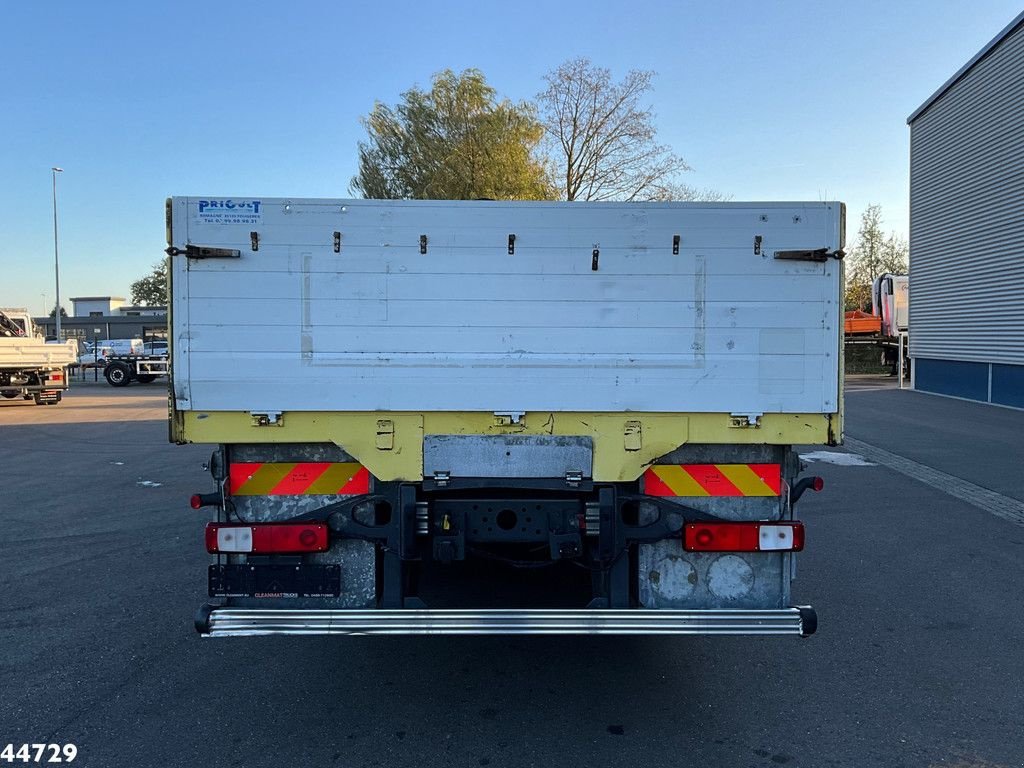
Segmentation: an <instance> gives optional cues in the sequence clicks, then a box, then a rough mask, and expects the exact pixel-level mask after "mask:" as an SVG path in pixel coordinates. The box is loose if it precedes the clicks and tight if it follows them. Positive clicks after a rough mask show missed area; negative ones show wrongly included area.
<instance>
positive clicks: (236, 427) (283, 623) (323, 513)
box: [167, 197, 845, 637]
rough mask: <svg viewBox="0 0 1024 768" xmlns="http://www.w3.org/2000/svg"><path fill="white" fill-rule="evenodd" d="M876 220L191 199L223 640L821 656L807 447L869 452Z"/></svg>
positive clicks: (195, 357) (184, 279) (175, 405)
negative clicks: (548, 639)
mask: <svg viewBox="0 0 1024 768" xmlns="http://www.w3.org/2000/svg"><path fill="white" fill-rule="evenodd" d="M844 218H845V217H844V207H843V205H842V204H841V203H828V202H825V203H708V204H704V203H555V202H495V201H427V200H421V201H378V200H299V199H284V198H274V199H268V198H260V199H254V198H212V197H203V198H199V197H178V198H171V199H170V200H169V201H168V203H167V223H168V233H167V234H168V238H167V240H168V249H167V253H168V254H169V256H170V268H169V274H170V292H171V301H170V306H171V317H170V336H169V340H170V346H171V359H172V368H171V377H172V388H173V389H172V392H173V398H172V413H171V424H170V427H171V429H170V437H171V440H173V441H175V442H178V443H190V442H191V443H207V444H211V445H214V446H216V448H215V450H214V452H213V454H212V455H211V458H210V462H209V464H208V468H209V470H210V474H211V477H212V480H213V483H214V485H213V490H212V491H211V492H209V493H196V494H194V495H193V496H192V499H191V504H192V506H193V507H194V508H196V509H201V508H204V507H214V508H216V514H215V519H213V520H211V521H210V522H209V523H208V524H207V527H206V535H205V544H206V550H207V552H208V553H209V554H211V555H213V556H214V558H215V560H214V562H212V563H211V564H210V566H209V568H208V582H207V583H208V595H209V597H210V598H215V599H217V602H215V603H210V604H207V605H204V606H202V607H201V608H200V609H199V611H198V613H197V615H196V628H197V629H198V631H199V632H200V633H202V634H204V635H211V636H216V637H225V636H249V635H254V634H418V633H441V634H466V633H479V634H494V633H500V634H509V633H541V634H549V633H586V634H590V633H610V634H636V633H657V634H662V633H670V634H716V635H717V634H762V635H776V634H778V635H794V636H796V635H800V636H807V635H810V634H812V633H813V632H814V631H815V627H816V625H817V620H816V615H815V612H814V609H813V608H812V607H810V606H806V605H798V604H794V601H793V599H792V594H791V589H790V582H791V581H792V579H793V576H794V574H795V558H796V555H797V553H798V552H800V551H801V550H802V549H803V546H804V538H805V536H804V524H803V523H802V522H801V521H800V520H798V519H797V518H796V517H795V505H796V504H797V502H798V501H799V499H800V497H801V495H802V494H803V493H804V492H806V491H818V490H821V488H822V481H821V479H820V478H813V477H801V476H800V474H801V472H802V471H803V470H802V466H801V462H800V460H799V456H798V454H797V453H796V451H795V450H794V448H793V446H795V445H803V444H831V445H834V444H837V443H838V442H840V441H841V431H842V421H841V416H842V405H841V400H840V398H841V396H842V385H841V377H840V371H841V367H842V356H841V354H840V344H841V339H842V329H843V320H842V306H841V302H842V261H841V259H842V257H843V250H842V249H843V231H844V226H845V222H844ZM484 566H492V567H494V568H497V569H498V570H497V571H492V572H489V573H488V572H487V571H486V569H485V568H484ZM522 569H529V570H531V571H534V572H536V573H538V574H541V575H540V576H539V578H541V579H542V580H543V582H544V590H543V593H542V594H541V593H534V594H532V595H529V594H525V593H524V594H520V593H519V592H518V591H517V590H519V589H520V588H521V587H522V586H523V582H524V580H523V579H522V578H520V577H519V576H518V575H517V574H521V573H522ZM535 569H541V570H539V571H537V570H535ZM488 579H493V581H487V580H488Z"/></svg>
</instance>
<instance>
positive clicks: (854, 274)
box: [844, 205, 908, 310]
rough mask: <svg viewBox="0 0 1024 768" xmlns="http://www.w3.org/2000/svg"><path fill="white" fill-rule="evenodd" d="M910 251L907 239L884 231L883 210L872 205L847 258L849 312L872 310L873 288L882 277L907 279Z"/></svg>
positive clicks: (864, 213) (846, 288) (846, 293)
mask: <svg viewBox="0 0 1024 768" xmlns="http://www.w3.org/2000/svg"><path fill="white" fill-rule="evenodd" d="M907 256H908V248H907V241H906V239H905V238H903V237H901V236H900V235H897V234H896V233H895V232H890V233H889V234H888V235H886V234H885V233H884V232H883V231H882V206H880V205H869V206H868V207H867V209H865V211H864V212H863V213H862V214H861V217H860V230H859V231H858V232H857V242H856V243H855V244H854V245H853V247H852V248H851V249H850V251H849V254H848V255H847V257H846V286H845V294H844V298H845V304H846V309H847V310H852V309H861V310H870V309H871V285H872V284H873V283H874V281H875V278H877V277H878V276H879V275H884V274H887V273H888V274H893V275H905V274H906V273H907Z"/></svg>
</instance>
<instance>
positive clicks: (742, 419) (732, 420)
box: [729, 413, 764, 429]
mask: <svg viewBox="0 0 1024 768" xmlns="http://www.w3.org/2000/svg"><path fill="white" fill-rule="evenodd" d="M763 415H764V414H763V413H730V414H729V426H730V427H733V428H736V429H747V428H751V427H752V428H754V429H756V428H758V427H760V426H761V417H762V416H763Z"/></svg>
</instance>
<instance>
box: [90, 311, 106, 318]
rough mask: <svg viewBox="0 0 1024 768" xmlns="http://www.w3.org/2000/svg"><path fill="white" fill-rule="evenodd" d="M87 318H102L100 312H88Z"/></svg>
mask: <svg viewBox="0 0 1024 768" xmlns="http://www.w3.org/2000/svg"><path fill="white" fill-rule="evenodd" d="M89 317H103V313H102V312H90V313H89Z"/></svg>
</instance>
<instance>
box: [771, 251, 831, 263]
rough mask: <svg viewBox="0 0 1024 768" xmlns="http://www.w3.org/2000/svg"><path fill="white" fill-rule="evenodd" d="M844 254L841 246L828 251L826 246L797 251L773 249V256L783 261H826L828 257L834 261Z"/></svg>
mask: <svg viewBox="0 0 1024 768" xmlns="http://www.w3.org/2000/svg"><path fill="white" fill-rule="evenodd" d="M845 255H846V251H844V250H842V249H841V248H840V249H838V250H835V251H830V250H829V249H828V248H815V249H813V250H802V251H801V250H797V251H775V253H774V257H775V258H776V259H780V260H784V261H819V262H820V261H828V260H829V259H835V260H836V261H838V260H840V259H842V258H843V256H845Z"/></svg>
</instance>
